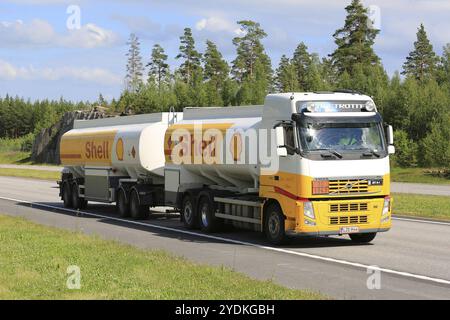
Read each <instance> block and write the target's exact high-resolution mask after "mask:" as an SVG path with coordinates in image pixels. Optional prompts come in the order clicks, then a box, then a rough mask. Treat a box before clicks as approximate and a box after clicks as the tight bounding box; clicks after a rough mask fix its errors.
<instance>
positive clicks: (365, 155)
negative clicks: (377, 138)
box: [363, 149, 381, 158]
mask: <svg viewBox="0 0 450 320" xmlns="http://www.w3.org/2000/svg"><path fill="white" fill-rule="evenodd" d="M365 150H368V151H369V152H364V153H363V156H364V157H371V156H375V157H377V158H379V157H381V155H380V154H379V153H378V152H376V151H375V150H373V149H365Z"/></svg>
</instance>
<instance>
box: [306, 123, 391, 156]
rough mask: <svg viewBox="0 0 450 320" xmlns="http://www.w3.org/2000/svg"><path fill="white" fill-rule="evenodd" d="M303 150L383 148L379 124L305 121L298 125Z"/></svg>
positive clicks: (375, 149)
mask: <svg viewBox="0 0 450 320" xmlns="http://www.w3.org/2000/svg"><path fill="white" fill-rule="evenodd" d="M300 141H301V145H302V149H303V151H304V152H309V151H318V150H335V151H339V152H345V151H353V150H369V151H371V152H380V151H382V150H384V148H383V140H382V136H381V128H380V124H379V123H376V122H372V123H306V124H304V126H301V127H300Z"/></svg>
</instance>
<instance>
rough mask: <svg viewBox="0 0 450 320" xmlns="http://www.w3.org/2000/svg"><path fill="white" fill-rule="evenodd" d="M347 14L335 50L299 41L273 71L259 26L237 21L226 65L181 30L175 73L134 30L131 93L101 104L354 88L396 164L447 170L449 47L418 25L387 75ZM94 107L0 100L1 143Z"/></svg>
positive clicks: (366, 26) (120, 106)
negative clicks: (380, 123) (370, 101)
mask: <svg viewBox="0 0 450 320" xmlns="http://www.w3.org/2000/svg"><path fill="white" fill-rule="evenodd" d="M345 10H346V12H347V16H346V18H345V21H344V24H343V26H342V28H339V29H338V30H336V32H335V33H334V34H333V35H332V37H333V39H334V42H335V44H336V49H335V50H334V52H332V53H330V54H329V55H328V56H326V57H320V56H319V55H318V54H317V53H314V52H310V51H309V49H308V47H307V45H306V44H305V43H303V42H300V43H299V44H298V46H297V47H296V48H295V50H294V52H292V53H290V54H286V55H283V56H282V57H281V59H280V61H279V63H278V66H277V67H276V68H275V70H274V69H273V68H272V61H271V59H270V57H269V55H268V54H267V52H266V50H265V48H264V45H263V43H262V42H263V39H264V38H266V37H267V36H268V35H267V34H266V33H265V31H264V30H263V28H262V27H261V25H260V24H259V23H257V22H255V21H251V20H242V21H238V22H237V23H238V25H239V27H240V28H241V30H242V33H241V34H240V36H237V37H235V38H234V39H232V43H233V45H234V46H235V48H236V56H235V58H234V59H233V60H232V61H231V62H230V63H228V62H227V61H226V60H225V59H224V58H223V56H222V54H221V52H220V50H219V49H218V47H217V45H216V44H215V43H213V42H212V41H210V40H207V41H206V49H205V51H204V52H203V53H200V52H199V51H198V50H197V48H196V42H195V39H194V37H193V34H192V30H191V29H190V28H185V29H184V32H183V34H182V35H181V36H180V45H179V52H178V54H177V55H176V56H175V58H176V59H177V60H179V61H180V66H179V67H178V68H176V69H174V70H172V69H171V67H170V66H169V64H168V62H167V60H168V55H167V54H166V53H165V51H164V48H163V47H162V46H161V45H160V44H155V45H154V46H153V48H152V50H151V53H150V57H149V58H148V60H147V61H145V62H144V59H143V58H142V54H141V49H140V42H139V39H138V37H137V36H136V35H135V34H131V36H130V39H129V41H128V45H129V51H128V53H127V65H126V70H127V74H126V78H125V79H126V88H125V90H124V91H123V92H122V94H121V96H120V98H119V99H118V100H117V101H116V100H113V101H112V102H110V103H107V102H106V101H104V99H103V98H102V96H101V95H100V97H99V100H98V101H97V102H96V103H98V104H101V105H104V106H105V105H107V106H109V107H110V108H111V110H113V111H115V112H119V113H126V114H128V113H137V114H139V113H149V112H159V111H167V110H169V109H170V108H171V107H174V108H175V109H176V110H178V111H181V110H182V109H183V108H185V107H194V106H195V107H202V106H233V105H248V104H262V103H263V102H264V98H265V96H266V95H267V94H268V93H275V92H294V91H316V92H317V91H333V90H336V89H352V90H355V91H359V92H362V93H365V94H368V95H370V96H372V97H373V98H374V100H375V102H376V104H377V106H378V109H379V111H380V112H381V113H382V115H383V117H384V120H385V121H386V122H387V123H390V124H392V125H393V126H394V130H395V138H396V147H397V154H396V156H395V162H396V164H397V165H400V166H417V165H419V166H444V167H450V44H447V45H446V46H445V47H444V50H443V54H442V56H438V55H437V54H436V52H435V51H434V49H433V46H432V45H431V42H430V41H429V39H428V35H427V33H426V31H425V27H424V26H423V25H422V24H421V25H420V26H418V30H417V39H416V41H415V42H414V43H413V44H412V51H411V52H410V54H409V55H408V56H407V57H406V58H405V61H404V63H403V65H402V66H401V70H400V72H395V73H394V74H393V75H392V76H391V77H389V75H388V74H387V73H386V71H385V69H384V67H383V65H382V61H381V59H380V57H379V56H378V55H377V54H376V52H375V51H374V49H373V45H374V42H375V39H376V37H377V36H378V34H379V30H377V29H375V28H373V26H372V24H371V21H370V19H369V17H368V11H367V9H366V8H365V7H364V6H363V4H362V3H361V1H360V0H352V2H351V3H350V4H349V5H348V6H347V7H345ZM89 105H90V104H89V103H81V104H79V105H75V104H73V103H70V102H66V101H64V100H61V101H38V102H34V103H31V102H29V101H24V100H22V99H19V98H11V97H6V98H4V99H0V137H17V136H20V135H24V134H27V133H30V132H35V131H36V130H39V129H40V128H43V127H47V126H48V125H49V124H50V123H52V122H55V121H56V119H57V118H58V117H60V115H61V113H62V112H64V111H65V110H68V109H72V108H85V107H87V106H89Z"/></svg>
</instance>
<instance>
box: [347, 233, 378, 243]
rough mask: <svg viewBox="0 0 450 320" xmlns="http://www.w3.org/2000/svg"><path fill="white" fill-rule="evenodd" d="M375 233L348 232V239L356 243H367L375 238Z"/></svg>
mask: <svg viewBox="0 0 450 320" xmlns="http://www.w3.org/2000/svg"><path fill="white" fill-rule="evenodd" d="M376 235H377V233H376V232H373V233H353V234H349V237H350V239H352V241H353V242H356V243H369V242H371V241H372V240H373V239H375V237H376Z"/></svg>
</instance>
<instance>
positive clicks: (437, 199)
mask: <svg viewBox="0 0 450 320" xmlns="http://www.w3.org/2000/svg"><path fill="white" fill-rule="evenodd" d="M393 196H394V208H393V209H394V210H393V212H394V214H399V215H406V216H413V217H423V218H431V219H439V220H449V221H450V197H446V196H429V195H426V196H425V195H415V194H405V193H394V194H393Z"/></svg>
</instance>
